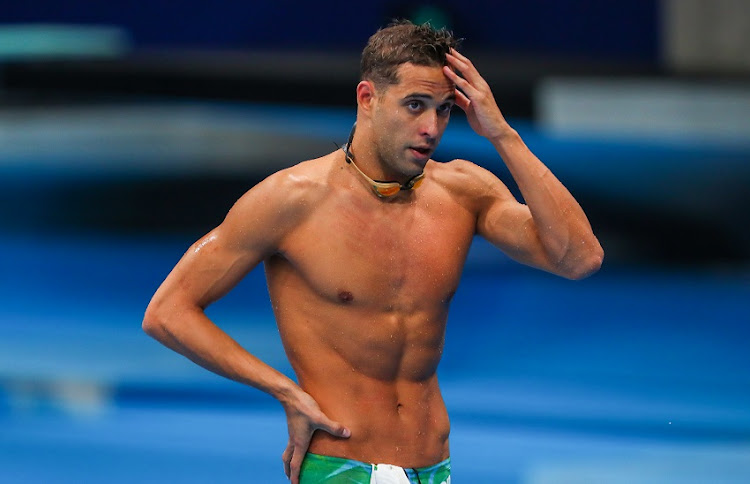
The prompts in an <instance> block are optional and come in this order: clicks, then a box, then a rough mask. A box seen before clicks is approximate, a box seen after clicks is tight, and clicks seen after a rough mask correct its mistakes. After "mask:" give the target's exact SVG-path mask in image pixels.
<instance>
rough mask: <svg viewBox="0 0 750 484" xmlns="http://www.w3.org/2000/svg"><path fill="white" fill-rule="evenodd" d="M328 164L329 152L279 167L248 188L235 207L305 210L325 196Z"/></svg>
mask: <svg viewBox="0 0 750 484" xmlns="http://www.w3.org/2000/svg"><path fill="white" fill-rule="evenodd" d="M328 167H330V163H329V162H328V160H327V156H326V157H322V158H318V159H314V160H308V161H303V162H301V163H298V164H296V165H294V166H291V167H289V168H285V169H283V170H279V171H277V172H275V173H273V174H271V175H269V176H268V177H267V178H265V179H264V180H263V181H261V182H260V183H258V184H257V185H255V186H254V187H252V188H251V189H249V190H248V191H247V192H245V194H244V195H242V197H240V198H239V200H237V203H236V204H235V206H234V207H233V208H232V210H235V209H237V210H240V211H242V210H246V209H250V208H251V209H252V210H258V209H271V208H273V209H276V210H278V209H283V210H284V212H294V211H299V210H303V209H304V208H305V207H307V206H310V205H314V202H316V201H318V199H319V198H321V197H323V196H325V194H326V192H327V177H326V173H327V171H328Z"/></svg>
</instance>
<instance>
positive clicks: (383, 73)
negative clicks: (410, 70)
mask: <svg viewBox="0 0 750 484" xmlns="http://www.w3.org/2000/svg"><path fill="white" fill-rule="evenodd" d="M460 41H461V39H456V38H455V37H454V36H453V33H452V32H450V31H449V30H446V29H445V28H441V29H435V28H433V27H432V26H431V25H430V24H422V25H415V24H413V23H412V22H410V21H408V20H395V21H393V22H391V23H390V24H389V25H388V26H387V27H386V28H383V29H379V30H378V31H377V32H375V33H374V34H373V35H372V36H371V37H370V40H368V41H367V45H366V46H365V48H364V50H363V51H362V58H361V59H360V64H359V74H360V80H371V81H373V82H374V83H375V84H376V85H382V84H398V81H399V80H398V74H397V71H398V66H400V65H401V64H405V63H407V62H411V63H412V64H416V65H419V66H436V67H440V66H444V65H445V54H447V53H448V52H450V49H451V48H457V47H458V44H459V43H460Z"/></svg>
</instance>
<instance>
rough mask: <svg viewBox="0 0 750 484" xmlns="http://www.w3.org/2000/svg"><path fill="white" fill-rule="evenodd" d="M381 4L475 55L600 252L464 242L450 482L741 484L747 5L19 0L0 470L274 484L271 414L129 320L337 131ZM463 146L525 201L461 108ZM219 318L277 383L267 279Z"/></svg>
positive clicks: (232, 298) (747, 268) (0, 87)
mask: <svg viewBox="0 0 750 484" xmlns="http://www.w3.org/2000/svg"><path fill="white" fill-rule="evenodd" d="M394 17H406V18H411V19H414V20H415V21H425V20H430V21H432V22H433V23H434V24H437V25H446V26H448V27H450V28H452V29H454V30H455V32H456V33H457V34H458V35H459V36H461V37H464V38H465V39H466V40H465V43H464V48H463V51H464V52H465V53H466V54H467V55H469V56H470V57H471V58H472V59H473V60H474V62H475V64H476V65H477V67H478V68H479V70H480V72H482V73H483V74H484V76H485V78H486V79H487V80H488V82H489V83H490V85H491V86H492V88H493V92H494V93H495V97H496V99H497V100H498V104H499V105H500V107H501V109H503V111H504V113H505V114H506V116H507V117H508V118H509V119H510V120H511V124H512V125H513V126H514V127H516V128H517V129H518V131H519V132H520V133H521V135H522V136H523V138H524V139H525V141H526V143H527V144H528V145H529V146H530V147H531V149H532V150H533V151H534V152H535V153H536V154H537V155H538V156H539V157H540V158H541V159H542V160H543V161H544V162H545V163H546V164H547V165H548V166H549V167H550V168H551V169H552V171H553V172H554V173H555V174H556V175H558V177H559V178H560V179H561V180H562V181H563V182H564V183H565V184H566V186H568V187H569V188H570V189H571V191H572V192H573V193H574V195H575V196H576V197H577V199H578V200H579V201H580V202H581V204H582V206H583V207H584V209H585V210H586V212H587V214H588V215H589V218H590V220H591V222H592V225H593V226H594V229H595V231H596V233H597V235H598V236H599V238H600V240H601V242H602V245H603V246H604V248H605V252H606V260H605V265H604V267H603V268H602V270H601V271H600V272H599V273H598V274H597V275H595V276H593V277H592V278H589V279H587V280H584V281H579V282H570V281H565V280H562V279H558V278H555V277H553V276H550V275H547V274H543V273H539V272H536V271H533V270H531V269H528V268H525V267H522V266H519V265H517V264H515V263H512V262H510V261H509V260H508V259H507V258H505V257H504V256H503V255H502V254H500V253H499V252H497V251H495V250H493V249H492V248H491V247H490V246H488V244H487V243H486V242H483V241H481V240H476V241H475V243H474V245H473V247H472V250H471V253H470V256H469V260H468V262H467V267H466V270H465V272H464V275H463V280H462V285H461V288H460V289H459V292H458V294H457V295H456V297H455V299H454V303H453V307H452V309H451V316H450V320H449V325H448V335H447V343H446V348H445V354H444V359H443V362H442V364H441V366H440V369H439V372H440V377H441V381H442V388H443V391H444V394H445V400H446V403H447V405H448V408H449V411H450V413H451V416H452V423H453V425H452V437H451V451H452V458H453V465H454V479H455V480H457V482H477V483H484V482H487V483H534V484H543V483H544V484H546V483H584V482H596V483H633V482H638V483H678V482H679V483H708V482H711V483H716V482H722V483H723V482H727V483H730V482H731V483H734V482H737V483H740V482H749V481H750V405H748V402H749V401H750V352H748V351H747V349H746V348H747V346H748V345H747V340H748V336H750V330H749V329H748V323H750V302H749V301H750V224H749V223H748V221H749V220H748V215H747V214H748V213H749V212H750V196H748V194H747V187H749V186H750V115H749V113H750V58H748V56H747V51H748V50H749V49H750V6H748V4H747V3H745V2H740V1H734V0H718V1H710V2H709V1H704V0H682V1H680V0H662V1H658V0H637V1H629V2H596V1H591V0H558V1H552V0H546V1H545V0H533V1H527V2H509V1H496V2H490V1H479V0H468V1H464V2H461V3H460V5H458V4H455V3H454V2H441V1H431V2H430V1H414V2H389V1H374V2H369V3H367V4H357V3H348V4H340V3H338V2H332V1H318V2H305V3H302V2H289V1H280V2H275V3H270V4H269V3H253V2H230V1H219V2H213V3H211V4H210V5H209V4H205V3H202V2H195V1H185V2H181V3H180V4H179V5H175V4H173V3H170V2H164V1H154V2H150V3H148V4H142V3H127V4H126V3H124V2H109V3H91V2H85V1H78V0H74V1H69V2H64V3H60V2H51V1H41V0H32V1H29V2H24V3H21V2H17V3H15V4H9V5H4V6H3V8H2V9H1V10H0V220H1V221H2V225H1V226H0V294H2V295H3V304H2V305H0V482H10V483H15V482H23V483H27V482H44V483H47V482H71V483H72V482H76V483H79V482H227V483H228V482H240V481H242V482H259V483H274V482H284V476H283V472H282V466H281V459H280V456H281V452H282V451H283V449H284V447H285V445H286V438H285V436H286V429H285V420H284V415H283V412H282V410H281V408H280V406H279V405H278V404H277V403H276V402H275V401H273V400H272V399H271V398H270V397H268V396H266V395H264V394H261V393H260V392H257V391H255V390H252V389H247V388H244V387H242V386H240V385H238V384H234V383H231V382H228V381H225V380H222V379H220V378H219V377H216V376H214V375H212V374H210V373H208V372H206V371H204V370H202V369H200V368H198V367H195V366H194V365H192V364H191V363H189V362H188V361H187V360H185V359H183V358H182V357H180V356H179V355H176V354H173V353H171V352H169V351H168V350H166V349H165V348H162V347H161V346H159V345H158V344H157V343H156V342H154V341H151V340H150V339H149V338H148V337H147V336H146V335H145V334H143V333H142V332H141V329H140V322H141V318H142V315H143V311H144V309H145V307H146V305H147V303H148V301H149V299H150V297H151V295H152V294H153V292H154V291H155V290H156V288H157V287H158V285H159V284H160V282H161V281H162V280H163V278H164V277H165V276H166V275H167V273H168V272H169V270H170V269H171V268H172V266H173V265H174V264H175V263H176V262H177V260H178V259H179V257H180V256H181V254H182V252H183V251H184V250H185V249H187V247H188V246H189V245H190V244H191V243H192V242H193V241H194V240H195V239H197V238H199V237H200V236H201V235H203V234H204V233H205V232H207V231H208V230H210V229H211V228H212V227H214V226H215V225H216V224H218V223H219V222H220V221H221V219H222V218H223V216H224V214H225V213H226V211H227V210H228V208H229V207H230V206H231V204H232V203H233V202H234V200H236V199H237V198H238V197H239V196H240V195H241V194H242V193H244V191H246V190H247V189H249V188H250V187H251V186H252V185H253V184H254V183H257V182H258V181H259V180H261V179H262V178H263V177H265V176H267V175H268V174H269V173H271V172H274V171H276V170H278V169H280V168H283V167H286V166H289V165H292V164H294V163H296V162H298V161H301V160H304V159H309V158H313V157H316V156H320V155H322V154H324V153H327V152H330V151H331V150H332V149H333V142H337V143H342V142H344V141H345V138H346V136H347V134H348V132H349V128H350V126H351V123H352V122H353V121H354V117H355V109H356V104H355V99H354V87H355V85H356V82H357V78H358V56H359V51H360V50H361V49H362V47H363V46H364V43H365V42H366V40H367V38H368V37H369V35H370V34H372V33H373V32H374V31H375V30H376V29H377V28H378V27H379V26H382V25H384V24H386V23H387V22H388V20H389V19H391V18H394ZM455 157H462V158H467V159H470V160H472V161H475V162H477V163H479V164H481V165H483V166H485V167H487V168H488V169H490V170H492V171H493V172H494V173H496V174H497V175H498V176H499V177H500V178H502V179H503V180H505V181H506V183H508V185H509V186H511V188H512V189H513V190H516V189H515V186H514V185H513V182H512V179H511V178H510V176H509V174H508V172H507V170H506V169H505V167H504V165H503V163H502V161H501V160H499V159H498V157H497V155H496V154H495V153H494V152H493V151H492V147H491V146H490V144H489V143H487V142H486V141H485V140H483V139H481V138H479V137H478V136H476V135H474V134H473V133H472V131H471V129H470V128H469V127H468V125H467V123H466V121H465V119H464V118H463V117H462V113H460V112H455V113H454V117H453V119H452V121H451V126H450V127H449V128H448V130H447V132H446V134H445V136H444V139H443V142H442V144H441V147H440V149H439V151H438V153H436V156H435V158H436V159H438V160H449V159H452V158H455ZM516 194H518V192H517V190H516ZM209 314H210V315H211V316H212V317H213V318H214V320H215V321H216V322H217V323H218V324H219V325H220V326H221V327H222V328H224V329H225V330H227V331H228V332H229V333H230V334H231V335H233V336H234V337H235V338H237V339H238V341H240V343H242V344H243V345H244V346H245V347H246V348H248V349H249V350H250V351H251V352H253V353H254V354H256V355H258V356H259V357H261V358H262V359H264V360H265V361H267V362H268V363H269V364H271V365H273V366H275V367H276V368H278V369H280V370H282V371H285V372H287V373H288V374H291V370H290V368H289V365H288V363H287V362H286V359H285V357H284V354H283V349H282V348H281V345H280V342H279V337H278V332H277V330H276V328H275V324H274V320H273V315H272V312H271V308H270V304H269V301H268V295H267V292H266V289H265V285H264V278H263V274H262V270H261V269H258V270H255V271H253V272H252V273H251V274H250V275H249V276H248V277H247V279H246V280H245V281H243V282H242V283H241V284H240V286H238V287H237V288H236V290H234V291H233V292H232V293H231V294H229V295H228V296H227V297H226V298H225V299H224V300H222V301H220V302H218V303H217V304H215V305H214V306H212V307H211V308H209Z"/></svg>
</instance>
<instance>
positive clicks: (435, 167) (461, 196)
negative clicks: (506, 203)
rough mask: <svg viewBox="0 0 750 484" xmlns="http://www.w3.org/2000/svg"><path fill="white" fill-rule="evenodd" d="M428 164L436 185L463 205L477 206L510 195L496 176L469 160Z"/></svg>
mask: <svg viewBox="0 0 750 484" xmlns="http://www.w3.org/2000/svg"><path fill="white" fill-rule="evenodd" d="M430 165H431V170H430V175H431V177H432V178H433V179H434V181H435V183H436V185H438V186H440V187H442V188H443V189H444V190H446V191H447V192H448V193H449V194H450V195H451V196H452V197H454V198H457V199H458V200H459V201H460V202H461V203H462V204H463V205H471V206H474V207H477V206H480V205H482V204H484V203H486V202H489V201H490V200H496V199H497V198H506V197H507V196H512V195H511V194H510V192H509V191H508V188H507V187H506V186H505V184H504V183H503V182H502V181H501V180H500V179H499V178H498V177H497V176H495V175H494V174H493V173H492V172H490V171H489V170H487V169H486V168H482V167H481V166H479V165H477V164H475V163H472V162H471V161H467V160H462V159H456V160H452V161H448V162H444V163H438V162H434V163H431V164H430Z"/></svg>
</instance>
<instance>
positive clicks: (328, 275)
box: [283, 199, 475, 308]
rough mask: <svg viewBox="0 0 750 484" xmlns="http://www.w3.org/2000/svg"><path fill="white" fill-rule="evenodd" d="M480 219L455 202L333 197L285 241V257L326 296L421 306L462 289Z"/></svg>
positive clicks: (361, 301)
mask: <svg viewBox="0 0 750 484" xmlns="http://www.w3.org/2000/svg"><path fill="white" fill-rule="evenodd" d="M474 227H475V220H474V218H473V217H472V216H471V214H469V213H468V212H466V211H465V210H464V209H463V208H462V207H460V206H459V205H457V204H454V203H452V202H451V200H450V199H436V200H433V201H432V202H431V203H430V202H424V203H417V204H412V205H385V204H382V206H377V205H375V206H373V205H358V204H356V203H345V201H343V200H331V201H328V202H327V203H324V204H322V205H321V206H320V207H318V208H317V209H316V210H315V212H314V213H313V214H312V215H311V217H309V218H308V219H307V220H306V221H305V222H304V223H303V224H301V225H300V227H298V229H297V230H295V232H294V234H292V236H291V237H289V238H288V240H287V241H285V244H284V248H283V249H284V256H285V258H286V259H287V260H288V261H289V263H290V264H291V265H292V266H293V267H294V268H295V271H296V272H297V273H298V275H299V277H301V278H303V279H304V280H305V281H306V284H307V285H308V286H309V287H310V289H311V290H313V291H315V292H317V293H318V294H320V296H322V297H324V298H330V299H331V300H337V299H338V300H340V299H341V298H342V294H343V295H344V299H349V298H350V297H351V300H354V301H356V302H359V303H368V302H369V303H373V304H382V305H384V306H385V307H387V308H388V307H390V305H399V304H401V305H404V306H410V307H411V306H414V304H416V303H417V302H418V301H424V302H425V303H430V302H432V303H436V302H440V301H442V302H445V301H447V300H448V299H450V297H451V296H452V294H453V293H454V292H455V290H456V288H457V286H458V282H459V279H460V276H461V270H462V268H463V264H464V261H465V259H466V254H467V252H468V249H469V246H470V244H471V240H472V237H473V234H474Z"/></svg>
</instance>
